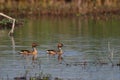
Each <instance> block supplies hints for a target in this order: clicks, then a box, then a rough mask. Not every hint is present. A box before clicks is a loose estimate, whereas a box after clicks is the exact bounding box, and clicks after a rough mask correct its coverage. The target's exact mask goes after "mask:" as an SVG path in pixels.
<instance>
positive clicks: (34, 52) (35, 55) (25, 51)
mask: <svg viewBox="0 0 120 80" xmlns="http://www.w3.org/2000/svg"><path fill="white" fill-rule="evenodd" d="M36 46H38V45H37V44H36V43H32V49H33V50H32V51H30V50H21V52H19V53H20V54H22V55H33V58H32V59H33V60H35V59H36V58H37V53H38V51H37V49H36Z"/></svg>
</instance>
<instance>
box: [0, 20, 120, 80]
mask: <svg viewBox="0 0 120 80" xmlns="http://www.w3.org/2000/svg"><path fill="white" fill-rule="evenodd" d="M119 25H120V23H119V21H117V20H108V21H103V20H97V21H94V20H90V19H79V18H72V19H71V18H38V19H35V18H30V19H25V23H24V25H23V26H22V27H19V28H16V30H15V35H14V37H8V35H7V34H8V33H7V32H8V31H6V30H5V31H4V32H1V33H2V34H3V35H4V36H3V35H0V53H1V54H0V61H1V62H0V72H2V74H0V78H1V77H3V78H6V75H8V76H9V78H13V77H17V76H23V75H24V74H25V73H26V71H28V73H29V74H28V75H30V76H31V75H32V74H33V75H34V74H36V73H37V74H39V73H41V72H42V73H44V74H46V73H48V74H51V75H52V77H54V78H55V77H59V78H62V79H65V80H66V79H81V80H88V79H89V80H93V79H94V80H98V79H105V80H112V79H115V80H119V77H120V76H119V72H120V70H119V66H116V65H117V64H118V63H119V61H120V55H119V52H120V50H119V48H120V47H119V45H120V41H119V39H120V37H119V35H120V32H119ZM33 42H37V43H38V44H39V45H40V46H38V61H37V62H36V63H33V64H32V61H31V58H30V57H27V58H23V57H22V56H21V55H19V54H18V53H17V52H18V51H20V50H22V49H31V43H33ZM58 42H62V43H63V44H64V47H63V51H64V54H63V62H62V64H59V62H58V60H57V56H55V57H50V58H49V59H48V57H47V56H46V50H47V49H49V48H51V49H55V48H56V44H57V43H58ZM108 43H109V44H108ZM111 53H114V54H113V55H112V58H111V59H110V60H112V63H114V66H112V63H111V62H110V60H109V58H108V56H109V55H110V54H111ZM11 54H13V55H11ZM11 73H12V74H11ZM109 73H111V74H109ZM98 75H99V76H98ZM106 75H107V77H106Z"/></svg>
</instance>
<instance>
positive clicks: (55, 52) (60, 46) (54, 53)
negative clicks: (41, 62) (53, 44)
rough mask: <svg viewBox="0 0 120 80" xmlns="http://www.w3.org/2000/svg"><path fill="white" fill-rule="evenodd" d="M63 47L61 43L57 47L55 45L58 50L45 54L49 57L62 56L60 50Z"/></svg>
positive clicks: (48, 51)
mask: <svg viewBox="0 0 120 80" xmlns="http://www.w3.org/2000/svg"><path fill="white" fill-rule="evenodd" d="M62 47H63V44H62V43H58V45H57V48H58V50H47V54H49V55H53V56H54V55H56V54H58V55H59V54H63V51H62V49H61V48H62Z"/></svg>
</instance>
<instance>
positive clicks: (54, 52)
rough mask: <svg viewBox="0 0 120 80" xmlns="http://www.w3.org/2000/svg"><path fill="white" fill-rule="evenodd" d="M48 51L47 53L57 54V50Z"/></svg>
mask: <svg viewBox="0 0 120 80" xmlns="http://www.w3.org/2000/svg"><path fill="white" fill-rule="evenodd" d="M46 52H47V54H49V55H53V56H54V55H56V54H57V51H56V50H47V51H46Z"/></svg>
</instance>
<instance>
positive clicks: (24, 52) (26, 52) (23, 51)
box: [19, 50, 31, 54]
mask: <svg viewBox="0 0 120 80" xmlns="http://www.w3.org/2000/svg"><path fill="white" fill-rule="evenodd" d="M19 53H20V54H30V53H31V51H29V50H21V51H20V52H19Z"/></svg>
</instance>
